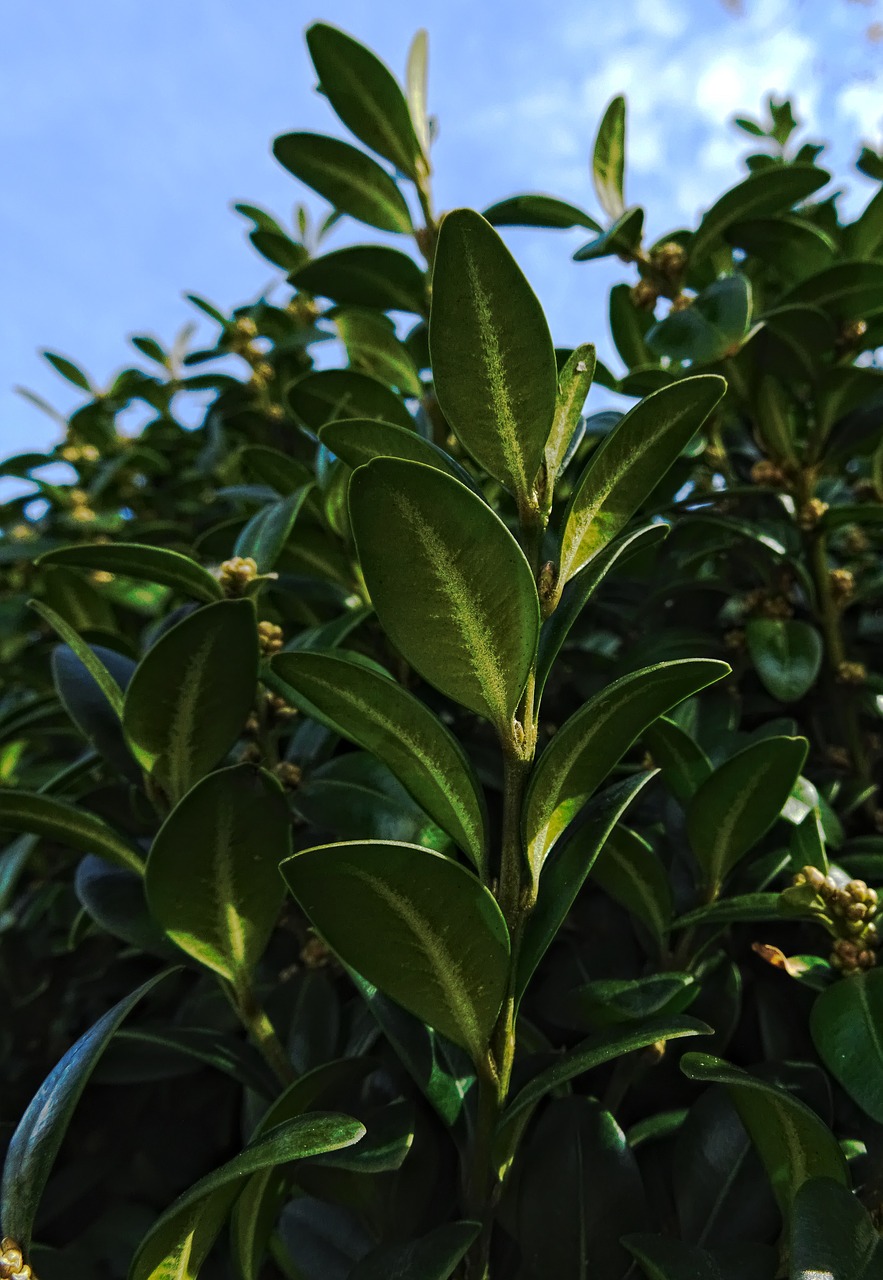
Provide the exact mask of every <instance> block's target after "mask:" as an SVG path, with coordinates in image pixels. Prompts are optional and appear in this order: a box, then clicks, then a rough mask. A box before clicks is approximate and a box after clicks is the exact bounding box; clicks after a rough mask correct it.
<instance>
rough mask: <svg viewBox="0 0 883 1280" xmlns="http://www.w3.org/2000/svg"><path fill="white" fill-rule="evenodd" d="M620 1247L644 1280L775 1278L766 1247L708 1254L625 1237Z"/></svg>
mask: <svg viewBox="0 0 883 1280" xmlns="http://www.w3.org/2000/svg"><path fill="white" fill-rule="evenodd" d="M623 1244H624V1245H625V1247H626V1248H627V1249H628V1250H629V1252H630V1253H632V1254H633V1255H634V1257H635V1258H637V1260H638V1262H639V1263H640V1264H641V1269H642V1271H643V1272H644V1275H645V1276H646V1277H647V1280H773V1278H774V1276H775V1275H776V1253H775V1250H774V1249H770V1248H768V1247H767V1246H766V1245H761V1244H741V1243H740V1244H738V1245H735V1246H733V1247H731V1248H729V1249H727V1250H725V1251H724V1250H720V1251H712V1250H710V1249H699V1248H697V1246H696V1245H692V1244H685V1243H684V1242H683V1241H682V1240H673V1239H671V1237H669V1236H650V1235H634V1236H626V1238H625V1239H624V1240H623ZM807 1280H808V1278H807Z"/></svg>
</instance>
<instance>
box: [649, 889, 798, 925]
mask: <svg viewBox="0 0 883 1280" xmlns="http://www.w3.org/2000/svg"><path fill="white" fill-rule="evenodd" d="M781 918H782V914H781V912H780V910H779V895H778V894H777V893H742V894H738V895H737V896H736V897H735V898H723V899H722V900H721V901H720V902H709V903H708V904H707V905H705V906H701V907H697V908H696V909H695V911H688V912H687V913H686V915H683V916H678V918H677V920H675V921H674V923H673V924H672V928H673V929H692V928H694V927H695V926H696V925H708V926H709V927H713V928H718V927H719V926H721V925H726V924H765V923H766V922H767V921H771V920H781Z"/></svg>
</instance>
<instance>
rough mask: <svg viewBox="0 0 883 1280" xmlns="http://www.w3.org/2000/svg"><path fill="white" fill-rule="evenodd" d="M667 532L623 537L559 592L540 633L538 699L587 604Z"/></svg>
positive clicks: (657, 528)
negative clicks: (615, 574)
mask: <svg viewBox="0 0 883 1280" xmlns="http://www.w3.org/2000/svg"><path fill="white" fill-rule="evenodd" d="M668 531H669V525H667V524H651V525H645V526H644V527H643V528H642V529H635V530H634V532H632V533H624V534H623V535H622V537H621V538H617V539H616V540H615V541H614V542H611V543H610V544H609V546H607V547H605V548H604V549H603V551H599V552H598V554H597V555H596V556H593V557H592V559H591V560H590V561H589V563H588V564H587V565H586V566H585V568H583V569H581V570H580V572H579V573H578V574H576V575H575V576H574V577H573V578H572V579H571V580H570V582H568V584H567V586H566V587H565V588H564V591H563V592H562V595H561V599H560V600H559V602H558V606H557V608H556V609H555V612H554V613H553V614H551V616H550V617H548V618H547V619H546V621H545V622H544V623H543V626H542V628H541V630H540V647H539V653H538V655H537V675H536V688H537V697H540V696H541V695H542V692H543V690H544V688H545V687H546V681H547V680H548V678H549V673H550V672H551V670H552V667H553V665H554V663H555V659H556V658H557V657H558V654H559V653H560V652H561V649H562V646H563V645H564V643H565V641H566V640H567V637H568V635H569V633H570V629H571V627H573V625H574V623H575V622H576V621H577V620H578V619H579V617H580V615H581V614H582V611H583V609H584V607H585V605H586V604H587V602H588V601H589V600H590V599H591V597H592V596H593V595H594V593H595V591H596V590H597V589H598V587H599V586H600V585H601V583H602V582H603V581H604V579H605V578H606V577H607V574H608V573H610V572H611V571H612V570H614V569H616V568H617V567H618V566H620V565H622V564H625V563H627V562H628V560H630V559H631V557H632V556H634V555H639V554H640V553H641V552H643V551H647V550H649V548H651V547H655V546H658V545H659V543H660V542H662V540H663V538H665V537H666V535H667V534H668Z"/></svg>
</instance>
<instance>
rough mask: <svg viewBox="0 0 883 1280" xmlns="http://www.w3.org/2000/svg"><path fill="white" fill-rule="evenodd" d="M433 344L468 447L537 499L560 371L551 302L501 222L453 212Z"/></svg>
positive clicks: (441, 261) (525, 498)
mask: <svg viewBox="0 0 883 1280" xmlns="http://www.w3.org/2000/svg"><path fill="white" fill-rule="evenodd" d="M432 278H433V286H432V311H431V314H430V322H429V346H430V351H431V353H432V369H433V375H434V379H435V389H436V394H437V396H438V400H439V403H440V405H441V407H442V410H443V412H444V414H445V417H446V418H447V420H448V422H449V423H450V424H451V427H452V428H453V430H454V432H455V433H456V435H457V437H458V438H459V439H460V441H461V443H462V444H463V446H464V448H466V449H467V450H468V451H469V453H470V454H471V455H472V456H473V457H474V458H475V459H476V461H477V462H479V463H480V464H481V466H482V467H484V468H485V470H486V471H488V472H489V473H490V474H491V475H492V476H494V477H495V479H497V480H499V481H500V482H501V484H504V485H506V487H507V488H509V489H510V490H511V491H512V492H513V493H514V494H515V495H516V497H517V499H518V501H519V503H520V504H529V503H530V501H531V498H532V495H533V492H534V484H535V480H536V475H537V472H538V471H539V468H540V464H541V462H542V461H543V451H544V448H545V444H546V439H547V437H548V435H549V431H550V429H551V427H552V419H553V415H554V413H555V396H556V389H557V371H556V365H555V352H554V349H553V346H552V337H551V334H550V333H549V326H548V324H547V323H546V318H545V316H544V315H543V311H542V307H541V306H540V304H539V301H538V300H537V298H536V295H535V294H534V292H533V290H532V289H531V287H530V285H529V284H528V282H527V280H526V279H525V277H524V275H523V274H522V272H521V269H520V267H519V266H518V264H517V263H516V262H515V259H514V258H513V257H512V255H511V254H510V252H509V250H508V249H507V248H506V246H505V244H504V243H503V241H502V240H501V239H500V237H499V235H498V234H497V232H496V231H494V229H493V228H492V227H491V226H490V225H489V224H488V223H487V222H485V220H484V218H482V216H481V215H480V214H478V213H475V212H473V210H471V209H455V210H454V211H453V213H449V214H447V215H446V216H445V218H444V220H443V222H442V225H441V230H440V232H439V238H438V246H437V248H436V253H435V265H434V268H433V277H432Z"/></svg>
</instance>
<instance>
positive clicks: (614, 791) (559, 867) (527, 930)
mask: <svg viewBox="0 0 883 1280" xmlns="http://www.w3.org/2000/svg"><path fill="white" fill-rule="evenodd" d="M652 777H653V774H652V773H640V774H637V775H636V776H635V777H632V778H627V779H626V780H625V781H624V782H620V783H618V784H617V785H616V786H614V787H610V788H608V790H606V791H604V792H603V793H602V794H601V795H600V796H598V798H597V800H595V801H593V802H592V804H591V806H590V808H589V811H588V813H587V815H586V819H585V822H583V823H582V824H581V825H580V827H579V829H578V830H577V831H575V832H574V834H573V835H572V836H571V837H570V838H569V839H567V840H563V841H562V842H561V843H560V844H559V845H558V847H557V848H556V849H554V850H553V851H552V854H551V856H550V857H549V860H548V862H547V863H546V866H545V867H544V869H543V876H542V878H541V880H540V886H539V892H538V894H537V901H536V905H535V906H534V909H533V911H532V912H531V913H530V915H529V916H528V918H527V923H526V925H525V927H524V934H523V937H522V941H521V947H520V948H519V952H518V980H517V982H516V984H515V987H516V994H517V996H518V997H519V999H520V997H521V996H522V995H523V994H524V991H525V988H526V987H527V984H528V983H529V982H530V979H531V977H532V975H533V973H534V971H535V969H536V967H537V965H538V964H539V962H540V960H541V959H542V958H543V956H544V955H545V953H546V951H547V950H548V949H549V947H550V946H551V944H552V942H553V941H554V939H555V936H556V934H557V933H558V930H559V929H560V928H561V926H562V924H563V923H564V921H565V919H566V918H567V915H568V912H569V911H570V908H571V907H572V906H573V904H574V902H575V901H576V897H577V894H578V893H579V891H580V889H581V888H582V886H583V884H584V883H585V880H586V878H587V876H588V875H589V873H590V872H591V871H592V869H593V867H597V863H598V859H599V857H600V856H601V855H602V854H603V851H604V847H605V843H606V841H607V840H608V839H609V838H610V835H611V832H612V831H613V830H614V828H615V826H616V823H617V822H619V820H620V819H621V818H622V816H623V814H624V813H625V811H626V809H627V808H628V807H629V805H630V804H631V802H632V800H634V798H635V796H637V795H638V793H639V792H640V791H641V790H642V789H643V788H644V787H645V786H646V785H647V783H648V782H649V781H650V779H651V778H652Z"/></svg>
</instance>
